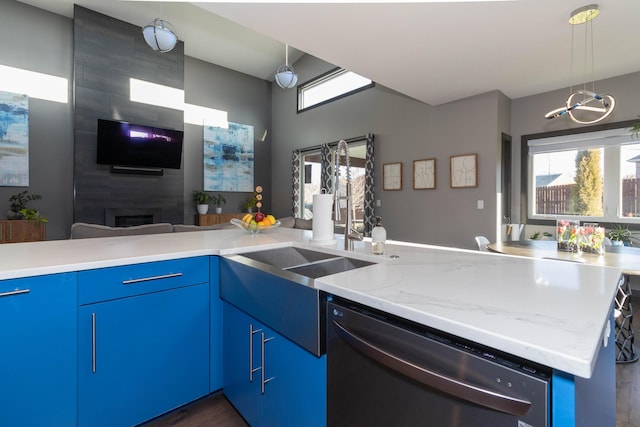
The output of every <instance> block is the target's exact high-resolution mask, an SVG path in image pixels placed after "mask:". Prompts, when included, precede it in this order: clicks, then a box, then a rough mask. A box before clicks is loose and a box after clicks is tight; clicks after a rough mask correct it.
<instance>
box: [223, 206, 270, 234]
mask: <svg viewBox="0 0 640 427" xmlns="http://www.w3.org/2000/svg"><path fill="white" fill-rule="evenodd" d="M231 224H234V225H237V226H238V227H240V228H244V229H245V230H247V231H248V232H249V233H251V234H256V233H260V232H262V231H265V230H270V229H272V228H276V227H279V226H280V221H277V220H276V218H275V217H274V216H273V215H268V214H264V213H262V212H259V211H258V212H256V213H248V214H246V215H245V216H243V217H242V219H237V218H233V219H232V220H231Z"/></svg>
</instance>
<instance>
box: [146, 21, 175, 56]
mask: <svg viewBox="0 0 640 427" xmlns="http://www.w3.org/2000/svg"><path fill="white" fill-rule="evenodd" d="M142 35H143V36H144V41H146V42H147V44H148V45H149V46H150V47H151V49H153V50H155V51H158V52H162V53H165V52H169V51H170V50H171V49H173V48H174V47H175V46H176V43H178V36H177V35H176V32H175V30H174V29H173V25H171V24H170V23H169V22H167V21H165V20H163V19H160V18H156V19H154V20H153V22H151V23H150V24H149V25H147V26H145V27H144V28H143V29H142Z"/></svg>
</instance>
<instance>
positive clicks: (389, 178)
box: [382, 163, 402, 190]
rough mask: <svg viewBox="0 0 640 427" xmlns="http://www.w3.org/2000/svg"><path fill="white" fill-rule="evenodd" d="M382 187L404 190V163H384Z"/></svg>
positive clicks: (384, 188)
mask: <svg viewBox="0 0 640 427" xmlns="http://www.w3.org/2000/svg"><path fill="white" fill-rule="evenodd" d="M382 189H383V190H402V163H385V164H384V165H382Z"/></svg>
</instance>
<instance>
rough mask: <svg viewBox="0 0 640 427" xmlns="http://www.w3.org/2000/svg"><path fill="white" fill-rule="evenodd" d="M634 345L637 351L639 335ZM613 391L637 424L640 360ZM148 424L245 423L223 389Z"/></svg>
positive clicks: (631, 425)
mask: <svg viewBox="0 0 640 427" xmlns="http://www.w3.org/2000/svg"><path fill="white" fill-rule="evenodd" d="M632 305H633V314H634V320H636V319H637V320H636V323H635V324H634V331H636V332H637V331H639V330H640V296H634V298H633V300H632ZM639 336H640V335H639ZM635 348H636V351H638V352H640V338H639V339H638V340H637V341H636V346H635ZM616 393H617V395H616V403H617V405H616V406H617V408H616V418H617V422H616V427H640V361H638V362H634V363H626V364H618V365H616ZM149 426H150V427H169V426H175V427H245V426H247V423H246V422H245V421H244V419H243V418H242V417H241V416H240V414H238V412H237V411H236V410H235V409H234V407H233V406H231V404H230V403H229V401H228V400H227V399H226V398H225V397H224V396H223V395H222V393H217V394H214V395H211V396H208V397H205V398H203V399H201V400H198V401H197V402H194V403H192V404H190V405H188V406H185V407H183V408H179V409H177V410H175V411H174V412H170V413H169V414H167V415H165V416H163V417H161V418H158V419H156V420H153V421H151V422H149V423H147V424H145V427H149Z"/></svg>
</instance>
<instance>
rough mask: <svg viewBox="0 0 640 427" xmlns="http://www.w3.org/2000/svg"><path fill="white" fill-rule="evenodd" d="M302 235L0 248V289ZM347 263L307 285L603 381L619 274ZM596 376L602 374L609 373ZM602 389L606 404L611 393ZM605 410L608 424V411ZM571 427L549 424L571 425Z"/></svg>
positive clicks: (397, 255) (477, 260)
mask: <svg viewBox="0 0 640 427" xmlns="http://www.w3.org/2000/svg"><path fill="white" fill-rule="evenodd" d="M310 238H311V233H310V232H309V231H302V230H294V229H275V230H270V231H268V232H265V233H262V234H258V235H251V234H248V233H246V232H245V231H243V230H216V231H203V232H192V233H171V234H158V235H145V236H129V237H114V238H98V239H82V240H68V241H47V242H39V243H19V244H12V245H3V246H2V247H0V284H1V283H3V281H4V282H8V281H10V280H13V279H19V278H34V277H39V276H51V275H64V274H66V273H72V272H82V271H87V270H95V269H101V268H112V267H121V266H131V265H135V264H141V263H152V262H162V261H169V260H181V259H187V258H194V257H213V258H217V256H224V255H230V254H238V253H242V252H246V251H252V250H258V249H262V250H263V249H269V248H278V247H286V246H292V245H293V246H301V247H304V246H308V242H309V239H310ZM341 247H342V242H341V240H338V242H337V244H336V245H335V246H331V247H326V246H322V247H320V246H316V247H314V248H315V249H316V250H320V251H326V252H333V253H336V254H340V253H342V252H343V251H342V250H341V249H340V248H341ZM349 256H351V257H356V258H361V259H367V260H370V261H374V262H376V264H375V265H371V266H368V267H364V268H359V269H356V270H351V271H347V272H344V273H340V274H336V275H332V276H326V277H322V278H318V279H316V280H315V282H314V285H315V286H316V287H317V288H318V289H320V290H322V291H325V292H327V293H328V294H330V295H335V296H339V297H342V298H345V299H348V300H351V301H354V302H357V303H359V304H363V305H366V306H369V307H372V308H375V309H378V310H381V311H384V312H387V313H390V314H393V315H396V316H399V317H402V318H405V319H408V320H410V321H413V322H416V323H419V324H423V325H425V326H428V327H431V328H434V329H437V330H440V331H443V332H445V333H448V334H452V335H455V336H459V337H461V338H464V339H467V340H471V341H474V342H477V343H480V344H483V345H486V346H488V347H491V348H495V349H497V350H499V351H502V352H505V353H508V354H512V355H515V356H517V357H520V358H523V359H526V360H530V361H532V362H535V363H538V364H541V365H544V366H547V367H549V368H551V369H553V371H554V381H556V384H557V386H558V387H560V386H563V387H564V386H565V385H566V387H568V388H566V390H568V391H567V393H568V394H571V390H574V389H573V388H572V387H576V386H578V385H579V384H580V382H581V381H588V380H589V379H591V380H593V379H594V378H597V377H598V376H599V375H600V374H602V373H601V372H600V364H601V363H603V364H604V365H605V366H608V365H609V364H608V363H605V362H606V361H604V362H603V361H602V360H601V359H602V357H600V356H601V355H602V354H603V353H604V352H605V351H604V350H603V349H604V348H605V347H603V342H610V341H611V340H608V334H609V333H610V330H611V328H610V325H611V322H610V320H611V315H612V302H613V299H614V297H615V294H616V290H617V286H618V281H619V280H620V277H621V271H620V270H618V269H615V268H606V267H596V266H585V265H578V264H573V263H563V262H558V261H551V260H535V259H526V258H520V257H509V256H502V255H496V254H489V253H480V252H477V251H468V250H460V249H452V248H444V247H437V246H430V245H414V244H405V243H401V242H388V245H387V254H386V255H385V256H384V257H382V256H374V255H371V246H370V243H369V242H357V243H356V246H355V249H354V251H352V252H350V254H349ZM211 271H212V272H213V271H214V269H212V270H211ZM67 286H71V285H67ZM611 366H613V360H611ZM607 369H609V368H607ZM614 372H615V371H614ZM556 373H557V375H555V374H556ZM602 375H605V376H609V377H610V370H608V371H607V372H605V373H604V374H602ZM598 381H600V380H598ZM604 381H609V386H611V385H612V388H613V393H614V397H613V398H614V403H615V375H613V377H610V378H608V380H607V379H605V380H604ZM565 383H566V384H565ZM563 384H565V385H563ZM554 387H556V386H555V385H554ZM554 390H555V392H554V394H553V395H552V397H553V399H554V403H553V405H552V409H553V410H554V411H555V410H556V409H559V408H557V406H559V405H569V404H571V402H573V404H574V405H575V406H576V407H578V406H579V402H576V401H575V398H573V399H570V402H569V403H566V402H565V403H562V401H560V400H559V401H556V399H558V398H560V397H561V396H560V395H561V394H562V393H560V392H559V390H561V388H558V389H557V390H556V389H555V388H554ZM606 392H607V393H609V394H608V399H609V400H610V399H611V395H610V392H611V387H608V388H607V390H606ZM4 393H5V392H2V393H0V395H4ZM606 399H607V398H605V400H606ZM604 406H607V405H604ZM565 409H566V408H565ZM613 411H614V415H613V416H614V417H615V406H614V408H613ZM569 412H571V410H570V409H569ZM559 416H560V415H559ZM565 418H567V419H570V418H571V414H569V415H568V417H564V415H563V418H562V420H564V419H565ZM570 422H571V421H566V423H565V422H564V421H562V422H555V423H554V425H574V424H569V423H570ZM574 423H575V421H574Z"/></svg>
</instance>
